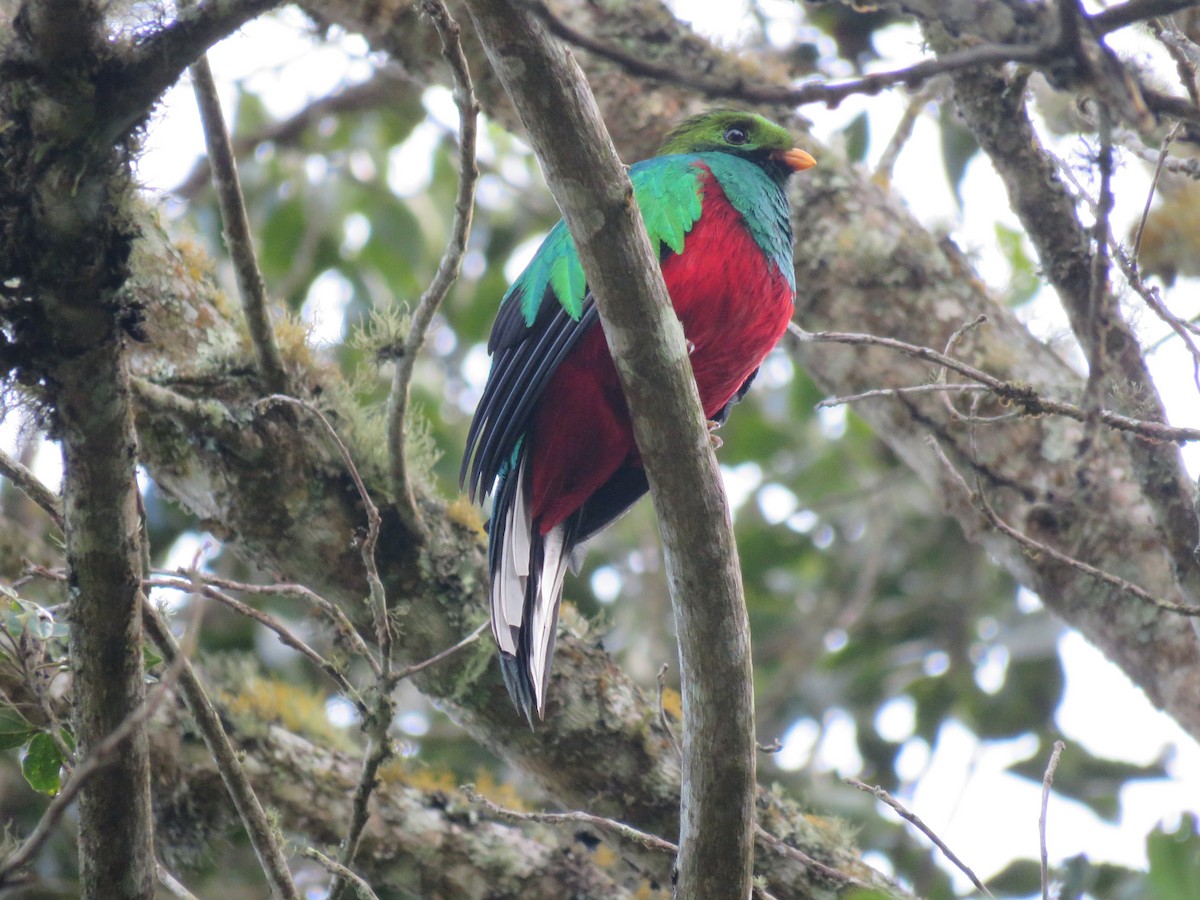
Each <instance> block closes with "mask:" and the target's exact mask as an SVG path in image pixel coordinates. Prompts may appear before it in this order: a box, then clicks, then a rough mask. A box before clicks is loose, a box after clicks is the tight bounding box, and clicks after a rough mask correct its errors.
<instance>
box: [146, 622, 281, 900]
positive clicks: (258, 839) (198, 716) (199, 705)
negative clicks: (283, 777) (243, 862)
mask: <svg viewBox="0 0 1200 900" xmlns="http://www.w3.org/2000/svg"><path fill="white" fill-rule="evenodd" d="M142 621H143V623H144V625H145V628H146V632H147V634H149V636H150V640H152V641H153V642H154V645H155V646H156V647H157V648H158V652H159V653H161V654H162V655H163V659H165V660H166V661H167V664H168V665H172V666H173V665H174V664H175V661H176V660H180V661H181V662H180V668H179V687H180V689H181V692H182V694H183V697H184V700H185V702H186V703H187V707H188V711H189V712H191V714H192V719H193V720H194V721H195V723H196V727H197V728H198V729H199V730H200V733H201V735H203V737H204V743H205V745H206V746H207V747H208V751H209V753H211V754H212V755H213V758H214V759H215V760H216V763H217V769H218V771H220V773H221V780H222V781H223V782H224V783H225V787H226V789H227V790H228V791H229V796H230V798H231V799H232V800H233V804H234V806H235V807H236V808H237V811H238V816H239V817H240V818H241V820H242V824H243V825H244V826H245V828H246V834H247V835H248V836H249V838H250V843H251V845H252V846H253V847H254V853H255V855H256V856H257V857H258V862H259V865H261V866H262V869H263V873H264V874H265V875H266V878H267V881H268V883H269V884H270V885H271V890H272V893H274V894H275V896H277V897H280V898H284V900H299V898H300V895H299V893H298V892H297V891H296V885H295V883H294V882H293V881H292V875H291V872H289V871H288V865H287V859H286V858H285V856H284V853H283V847H282V845H281V843H280V838H279V836H278V835H277V834H276V832H275V830H274V829H273V828H272V827H271V823H270V821H269V820H268V819H267V814H266V812H264V811H263V808H262V805H261V804H260V803H259V802H258V797H257V796H256V795H255V793H254V789H253V788H252V787H251V786H250V780H249V779H248V778H247V777H246V773H245V771H244V770H243V769H242V764H241V762H240V761H239V760H238V754H237V752H236V751H235V750H234V748H233V745H232V744H231V743H230V741H229V735H227V734H226V733H225V727H224V726H223V725H222V724H221V718H220V716H219V715H218V714H217V711H216V709H215V708H214V707H213V705H212V701H211V700H210V699H209V697H208V692H207V691H205V690H204V685H203V684H202V683H201V682H200V677H199V676H198V675H197V674H196V670H195V669H194V668H192V664H191V663H190V662H189V661H188V659H187V657H186V656H184V655H183V654H182V653H180V652H179V646H178V645H177V644H176V643H175V638H174V637H172V636H171V629H170V628H169V627H168V626H167V624H166V622H164V621H163V619H162V617H161V616H160V615H159V614H158V610H156V609H155V608H154V606H153V605H152V604H151V603H149V602H146V601H143V603H142Z"/></svg>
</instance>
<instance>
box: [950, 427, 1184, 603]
mask: <svg viewBox="0 0 1200 900" xmlns="http://www.w3.org/2000/svg"><path fill="white" fill-rule="evenodd" d="M930 446H931V447H932V448H933V452H934V453H935V454H936V455H937V457H938V459H939V460H940V461H941V463H942V465H943V466H944V467H945V469H946V471H947V473H948V474H949V475H950V477H951V479H952V480H953V481H954V482H955V483H956V484H957V485H958V486H959V488H960V489H961V490H962V491H963V493H964V494H965V495H966V497H967V498H968V499H969V500H970V502H971V505H972V506H974V507H975V508H976V509H977V510H979V512H981V513H982V514H983V517H984V519H986V520H987V522H988V524H989V525H991V526H992V527H993V528H995V529H996V530H997V531H999V532H1000V533H1001V534H1004V535H1007V536H1008V537H1010V538H1012V540H1014V541H1016V542H1017V543H1018V544H1019V545H1020V546H1021V547H1022V548H1024V549H1025V550H1026V551H1027V552H1028V553H1030V554H1031V555H1032V556H1035V557H1037V556H1048V557H1050V558H1051V559H1054V560H1056V561H1058V562H1060V563H1062V564H1063V565H1065V566H1070V567H1071V568H1072V569H1075V570H1077V571H1079V572H1082V573H1084V574H1085V575H1088V576H1090V577H1092V578H1095V579H1096V580H1097V581H1102V582H1104V583H1105V584H1107V585H1111V586H1112V587H1115V588H1117V589H1118V590H1121V591H1124V592H1125V593H1127V594H1129V595H1131V596H1133V597H1136V598H1137V599H1139V600H1141V601H1142V602H1144V603H1148V604H1150V605H1151V606H1154V607H1157V608H1158V609H1161V610H1162V611H1163V612H1169V613H1176V614H1178V615H1181V616H1188V617H1190V618H1196V617H1200V606H1191V605H1188V604H1185V603H1172V602H1171V601H1169V600H1163V599H1161V598H1159V597H1155V596H1154V595H1153V594H1151V593H1150V592H1149V591H1147V590H1146V589H1145V588H1143V587H1140V586H1139V585H1136V584H1133V583H1132V582H1129V581H1126V580H1125V579H1124V578H1120V577H1118V576H1116V575H1113V574H1111V573H1110V572H1105V571H1103V570H1102V569H1097V568H1096V567H1095V566H1092V565H1089V564H1088V563H1085V562H1083V560H1079V559H1076V558H1075V557H1073V556H1068V555H1067V554H1066V553H1063V552H1062V551H1061V550H1056V549H1054V548H1053V547H1051V546H1050V545H1049V544H1044V543H1042V542H1041V541H1038V540H1035V539H1034V538H1031V537H1030V536H1029V535H1027V534H1025V533H1024V532H1022V531H1018V530H1017V529H1016V528H1013V527H1012V526H1011V525H1009V524H1008V523H1007V522H1005V521H1004V520H1003V519H1001V518H1000V516H999V515H998V514H997V513H996V511H995V510H994V509H993V508H992V506H991V504H990V503H988V501H987V497H985V496H984V493H983V491H982V490H980V489H979V488H976V489H975V490H972V489H971V488H970V486H968V484H967V482H966V479H964V478H963V476H962V475H961V474H960V473H959V471H958V469H956V468H955V467H954V464H953V463H951V462H950V459H949V458H948V457H947V456H946V453H945V451H943V450H942V447H941V445H940V444H938V443H937V441H936V440H933V439H932V438H931V439H930Z"/></svg>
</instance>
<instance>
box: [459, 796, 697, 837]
mask: <svg viewBox="0 0 1200 900" xmlns="http://www.w3.org/2000/svg"><path fill="white" fill-rule="evenodd" d="M459 790H460V791H462V792H463V794H464V795H466V797H467V799H468V800H470V801H471V802H472V803H478V804H479V805H481V806H483V807H485V808H486V809H487V810H488V811H489V812H491V813H492V814H494V815H497V816H499V817H500V818H502V819H506V820H508V821H510V822H544V823H546V824H548V825H591V826H593V827H595V828H600V829H602V830H604V831H607V832H610V833H611V834H615V835H616V836H617V837H619V838H621V839H622V840H625V841H630V842H632V843H634V844H638V845H639V846H641V847H644V848H646V849H647V850H656V851H659V852H661V853H670V854H672V855H674V854H675V853H678V852H679V848H678V847H677V846H676V845H675V844H672V843H671V842H670V841H668V840H664V839H663V838H660V837H659V836H658V835H656V834H647V833H646V832H644V831H638V830H637V829H636V828H634V827H633V826H632V825H626V824H625V823H624V822H618V821H616V820H615V819H606V818H605V817H604V816H594V815H592V814H591V813H585V812H579V811H578V810H577V811H575V812H565V813H545V812H539V813H534V812H519V811H518V810H515V809H509V808H508V807H505V806H501V805H500V804H498V803H494V802H492V801H491V800H489V799H488V798H487V797H485V796H483V794H481V793H479V791H477V790H476V789H475V785H473V784H464V785H463V786H462V787H460V788H459Z"/></svg>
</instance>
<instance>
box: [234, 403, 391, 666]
mask: <svg viewBox="0 0 1200 900" xmlns="http://www.w3.org/2000/svg"><path fill="white" fill-rule="evenodd" d="M273 403H285V404H291V405H292V406H299V407H300V408H301V409H305V410H308V412H310V413H311V414H312V415H314V416H316V418H317V420H318V421H319V422H320V423H321V424H322V425H323V426H324V427H325V431H326V432H327V433H328V434H329V436H330V438H332V439H333V442H334V444H335V445H336V446H337V448H338V452H339V453H340V454H341V456H342V462H343V463H344V464H345V466H346V470H347V471H348V472H349V473H350V478H351V480H353V482H354V487H355V488H356V489H357V490H358V496H359V499H360V500H362V504H363V507H364V508H365V509H366V512H367V536H366V538H364V539H363V542H362V548H361V555H362V561H363V566H364V567H365V568H366V571H367V584H368V586H369V587H370V592H371V612H372V615H373V616H374V620H375V640H376V642H377V643H378V645H379V665H380V677H381V678H382V679H384V680H385V681H388V680H390V678H391V658H392V629H391V625H390V624H389V621H388V610H387V596H386V594H385V593H384V590H383V582H382V581H381V580H380V578H379V567H378V566H377V565H376V563H375V546H376V545H377V544H378V543H379V528H380V526H381V525H382V523H383V519H382V517H381V516H380V515H379V507H377V506H376V505H375V504H374V502H372V500H371V495H370V493H369V492H368V491H367V486H366V484H365V483H364V482H363V479H362V475H360V474H359V472H358V466H356V465H355V464H354V457H352V456H351V455H350V450H349V448H348V447H347V446H346V444H345V442H344V441H343V440H342V439H341V437H340V436H339V435H338V433H337V431H336V429H334V427H333V425H332V423H330V421H329V419H327V418H326V417H325V414H324V413H323V412H321V410H319V409H318V408H317V407H316V406H314V405H313V404H311V403H309V402H308V401H307V400H301V399H299V398H297V397H289V396H287V395H286V394H272V395H271V396H269V397H264V398H263V399H262V400H260V401H258V404H257V405H258V406H259V407H260V408H265V407H267V406H270V405H271V404H273Z"/></svg>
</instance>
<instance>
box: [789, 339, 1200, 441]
mask: <svg viewBox="0 0 1200 900" xmlns="http://www.w3.org/2000/svg"><path fill="white" fill-rule="evenodd" d="M788 330H789V331H790V332H791V333H792V334H793V335H795V336H796V337H798V338H799V339H800V340H801V341H804V342H805V343H812V344H848V345H851V346H872V347H887V348H888V349H890V350H896V351H898V352H900V353H904V354H906V355H908V356H912V357H914V358H916V359H921V360H925V361H926V362H931V363H934V364H936V365H939V366H945V367H946V368H947V369H950V370H951V371H953V372H957V373H958V374H960V375H963V376H965V377H967V378H970V379H971V380H972V381H976V382H978V383H979V384H982V385H983V386H985V387H986V388H987V389H988V390H990V391H991V392H992V393H994V394H995V395H996V396H997V397H998V398H1000V399H1001V400H1004V401H1006V402H1009V403H1012V404H1013V405H1014V406H1017V407H1019V408H1020V410H1021V411H1022V412H1024V413H1025V414H1027V415H1031V416H1042V415H1058V416H1066V417H1067V418H1069V419H1074V420H1075V421H1077V422H1086V421H1087V417H1088V415H1087V412H1086V411H1084V410H1083V409H1081V408H1080V407H1078V406H1075V405H1074V404H1072V403H1064V402H1062V401H1060V400H1049V399H1047V398H1045V397H1043V396H1041V395H1040V394H1038V392H1037V391H1035V390H1034V389H1033V388H1032V387H1030V386H1029V385H1026V384H1015V383H1013V382H1010V381H1003V380H1001V379H999V378H997V377H996V376H994V375H989V374H988V373H987V372H984V371H983V370H982V369H976V368H975V367H974V366H971V365H968V364H967V363H964V362H962V361H961V360H957V359H954V358H952V357H949V356H946V355H945V354H942V353H939V352H938V351H936V350H934V349H932V348H930V347H919V346H917V345H916V344H906V343H905V342H904V341H898V340H896V339H895V338H886V337H879V336H877V335H873V334H856V333H854V332H836V331H805V330H804V329H803V328H801V327H800V326H799V325H797V324H796V323H795V322H793V323H791V324H790V325H789V326H788ZM1098 416H1099V420H1100V422H1101V423H1102V424H1104V425H1107V426H1108V427H1109V428H1113V429H1115V430H1117V431H1125V432H1129V433H1131V434H1136V435H1138V436H1139V437H1142V438H1145V439H1146V440H1148V441H1152V442H1171V443H1177V444H1186V443H1189V442H1191V441H1200V428H1180V427H1176V426H1173V425H1164V424H1162V423H1160V422H1151V421H1146V420H1144V419H1134V418H1131V417H1130V416H1123V415H1121V414H1120V413H1115V412H1112V411H1111V410H1107V409H1102V410H1100V411H1099V413H1098Z"/></svg>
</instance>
